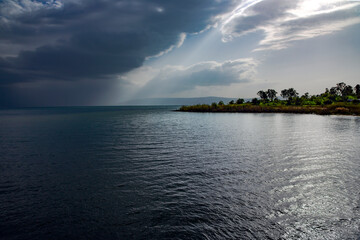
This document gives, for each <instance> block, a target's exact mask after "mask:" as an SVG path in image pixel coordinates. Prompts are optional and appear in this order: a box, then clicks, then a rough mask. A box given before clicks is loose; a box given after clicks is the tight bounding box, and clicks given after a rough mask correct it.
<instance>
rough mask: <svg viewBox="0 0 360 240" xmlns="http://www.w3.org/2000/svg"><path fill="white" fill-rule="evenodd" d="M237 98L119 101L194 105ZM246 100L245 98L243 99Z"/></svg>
mask: <svg viewBox="0 0 360 240" xmlns="http://www.w3.org/2000/svg"><path fill="white" fill-rule="evenodd" d="M236 99H237V98H225V97H199V98H144V99H135V100H130V101H126V102H122V103H120V104H121V105H195V104H211V103H213V102H219V101H223V102H224V103H228V102H230V101H231V100H234V101H236ZM245 100H246V99H245Z"/></svg>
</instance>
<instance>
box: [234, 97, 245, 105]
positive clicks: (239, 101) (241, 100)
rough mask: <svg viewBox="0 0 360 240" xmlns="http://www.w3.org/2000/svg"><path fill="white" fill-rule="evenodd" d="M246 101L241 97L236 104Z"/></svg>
mask: <svg viewBox="0 0 360 240" xmlns="http://www.w3.org/2000/svg"><path fill="white" fill-rule="evenodd" d="M244 102H245V100H244V99H242V98H239V99H238V100H236V104H243V103H244Z"/></svg>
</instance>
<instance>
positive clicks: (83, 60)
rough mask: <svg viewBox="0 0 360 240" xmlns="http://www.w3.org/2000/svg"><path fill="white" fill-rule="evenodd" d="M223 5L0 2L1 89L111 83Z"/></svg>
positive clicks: (163, 0)
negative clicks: (44, 84)
mask: <svg viewBox="0 0 360 240" xmlns="http://www.w3.org/2000/svg"><path fill="white" fill-rule="evenodd" d="M229 2H231V1H230V0H229V1H215V0H214V1H209V0H197V1H193V0H182V1H168V0H119V1H115V0H97V1H95V0H86V1H72V0H63V1H60V0H48V1H30V0H21V1H20V0H5V1H0V9H1V10H0V46H2V47H1V49H0V57H1V58H0V87H2V88H3V91H5V90H4V88H5V87H6V88H7V89H8V88H9V87H11V86H10V85H12V87H14V86H15V85H16V84H19V83H23V82H34V81H54V80H55V81H80V80H82V81H84V80H89V79H97V80H99V81H100V80H103V79H107V78H112V77H113V76H114V75H117V74H121V73H125V72H127V71H129V70H132V69H134V68H137V67H140V66H141V65H142V63H143V62H144V60H145V59H146V58H147V57H149V56H154V55H157V54H159V53H161V52H162V51H165V50H166V49H168V48H169V47H171V46H172V45H177V44H178V42H179V41H183V39H184V34H183V33H189V32H198V31H201V30H202V29H204V28H205V27H206V26H207V25H208V24H212V23H213V22H212V17H213V16H216V15H217V14H219V13H222V12H224V11H227V10H228V8H229V5H230V4H229ZM14 84H15V85H14ZM84 87H86V86H84ZM89 97H90V96H89ZM1 101H5V99H1Z"/></svg>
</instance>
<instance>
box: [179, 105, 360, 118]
mask: <svg viewBox="0 0 360 240" xmlns="http://www.w3.org/2000/svg"><path fill="white" fill-rule="evenodd" d="M176 111H179V112H214V113H221V112H223V113H296V114H318V115H355V116H360V105H357V104H356V105H355V104H346V103H343V104H334V105H325V106H254V105H249V104H247V103H244V104H233V105H223V106H216V107H212V106H210V105H205V104H202V105H193V106H182V107H181V108H179V109H178V110H176Z"/></svg>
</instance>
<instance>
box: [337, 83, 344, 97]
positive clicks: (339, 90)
mask: <svg viewBox="0 0 360 240" xmlns="http://www.w3.org/2000/svg"><path fill="white" fill-rule="evenodd" d="M345 87H346V84H345V83H344V82H341V83H338V84H336V90H337V93H338V95H341V96H345V95H344V94H343V92H344V89H345Z"/></svg>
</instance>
